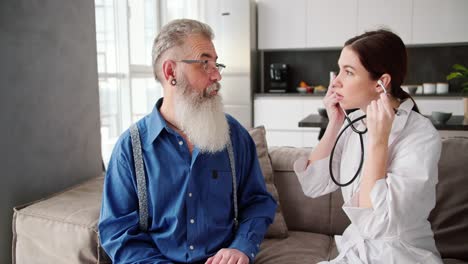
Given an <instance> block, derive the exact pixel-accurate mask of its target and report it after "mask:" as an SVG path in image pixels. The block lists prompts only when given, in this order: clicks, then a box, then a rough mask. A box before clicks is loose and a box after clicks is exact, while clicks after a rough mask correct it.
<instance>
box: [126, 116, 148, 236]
mask: <svg viewBox="0 0 468 264" xmlns="http://www.w3.org/2000/svg"><path fill="white" fill-rule="evenodd" d="M130 137H131V138H132V150H133V162H134V163H135V174H136V182H137V191H138V211H139V215H140V223H139V224H140V229H141V230H142V231H144V232H146V231H147V230H148V197H147V193H146V177H145V169H144V167H143V156H142V153H141V142H140V133H139V132H138V127H137V125H136V124H133V125H132V126H131V127H130Z"/></svg>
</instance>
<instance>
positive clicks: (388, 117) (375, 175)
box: [294, 30, 442, 264]
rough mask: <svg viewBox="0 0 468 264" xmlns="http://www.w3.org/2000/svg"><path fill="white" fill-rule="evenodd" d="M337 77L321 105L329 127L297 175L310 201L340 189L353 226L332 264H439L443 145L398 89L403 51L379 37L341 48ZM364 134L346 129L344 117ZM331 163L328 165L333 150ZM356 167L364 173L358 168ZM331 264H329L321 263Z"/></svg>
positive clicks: (388, 37)
mask: <svg viewBox="0 0 468 264" xmlns="http://www.w3.org/2000/svg"><path fill="white" fill-rule="evenodd" d="M338 66H339V68H340V71H339V74H338V75H337V76H336V78H335V79H334V80H333V81H332V82H331V84H330V87H329V89H328V92H327V94H326V96H325V98H324V100H323V102H324V104H325V107H326V109H327V114H328V118H329V123H328V126H327V128H326V131H325V133H324V135H323V137H322V139H321V140H320V142H319V143H318V145H317V146H316V147H315V148H314V149H313V151H312V152H311V154H310V156H309V157H308V159H307V158H303V159H299V160H297V161H296V162H295V164H294V169H295V171H296V174H297V176H298V178H299V181H300V183H301V186H302V189H303V191H304V193H305V194H306V195H307V196H310V197H318V196H321V195H324V194H327V193H330V192H333V191H335V190H336V189H338V188H339V187H338V186H337V185H336V184H335V183H334V181H332V179H331V177H330V168H331V169H332V173H333V176H334V178H335V179H336V181H337V182H340V183H345V182H349V180H350V179H352V178H353V177H354V175H355V173H356V172H357V171H359V173H357V174H356V175H357V178H356V180H355V181H353V182H352V183H351V184H350V185H348V186H345V187H342V189H341V191H342V194H343V199H344V201H345V203H344V205H343V210H344V211H345V213H346V214H347V216H348V217H349V219H350V220H351V224H350V226H348V228H347V229H346V230H345V231H344V233H343V235H342V236H336V237H335V240H336V245H337V248H338V252H339V255H338V256H337V257H336V258H335V259H334V260H331V261H330V262H329V263H352V264H359V263H368V264H371V263H372V264H373V263H425V264H427V263H442V261H441V259H440V254H439V253H438V251H437V248H436V245H435V241H434V235H433V232H432V230H431V225H430V223H429V221H428V220H427V218H428V216H429V213H430V211H431V210H432V209H433V208H434V206H435V187H436V184H437V181H438V179H437V163H438V161H439V157H440V151H441V141H440V136H439V134H438V132H437V131H436V130H435V128H434V126H433V125H432V124H431V122H430V121H429V120H428V119H427V118H425V117H424V116H422V115H421V114H419V111H418V108H417V106H416V104H415V102H414V100H413V99H412V98H411V97H410V95H409V94H408V93H406V92H404V91H403V90H402V89H401V87H400V86H401V84H402V83H403V81H404V78H405V75H406V68H407V55H406V48H405V45H404V44H403V41H402V40H401V39H400V38H399V37H398V36H397V35H395V34H394V33H392V32H389V31H386V30H378V31H372V32H367V33H364V34H362V35H360V36H357V37H354V38H352V39H350V40H348V41H347V42H346V43H345V46H344V48H343V50H342V51H341V55H340V58H339V60H338ZM354 108H358V110H356V111H354V112H352V113H351V114H350V115H349V119H350V120H351V121H352V120H354V119H356V118H359V117H360V116H363V115H367V117H366V118H365V119H362V120H360V121H358V122H356V123H355V124H354V127H355V129H357V130H360V131H363V130H365V129H366V128H367V133H365V134H363V135H362V137H363V138H362V139H363V149H364V151H363V152H364V161H363V164H362V166H360V162H361V143H360V139H359V134H357V133H355V132H353V130H352V129H351V128H350V129H347V130H346V131H345V132H344V133H343V135H342V136H341V138H340V139H339V140H338V141H337V142H336V140H337V137H338V135H339V132H340V131H341V129H342V128H343V127H344V126H346V125H347V124H348V121H345V120H346V116H345V113H344V111H343V109H344V110H349V109H354ZM335 142H336V148H335V150H334V153H333V159H332V161H331V162H330V156H331V153H332V149H333V147H334V146H335ZM360 168H361V169H360ZM323 263H328V262H323Z"/></svg>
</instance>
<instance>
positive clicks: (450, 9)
mask: <svg viewBox="0 0 468 264" xmlns="http://www.w3.org/2000/svg"><path fill="white" fill-rule="evenodd" d="M413 1H414V7H413V8H414V12H413V43H414V44H431V43H456V42H468V29H467V26H468V1H467V0H444V1H441V0H413Z"/></svg>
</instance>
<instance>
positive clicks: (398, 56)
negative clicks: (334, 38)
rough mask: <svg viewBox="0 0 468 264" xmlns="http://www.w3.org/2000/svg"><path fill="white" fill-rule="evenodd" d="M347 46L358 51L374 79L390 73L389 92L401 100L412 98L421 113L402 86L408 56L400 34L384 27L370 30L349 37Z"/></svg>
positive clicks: (414, 108)
mask: <svg viewBox="0 0 468 264" xmlns="http://www.w3.org/2000/svg"><path fill="white" fill-rule="evenodd" d="M345 47H349V48H351V49H352V50H353V51H354V52H356V54H357V56H358V57H359V60H360V61H361V63H362V65H363V66H364V68H365V69H366V70H367V71H368V72H369V74H370V77H371V79H372V80H378V79H379V78H380V77H381V76H382V75H383V74H384V73H387V74H389V75H390V76H391V83H390V86H391V89H389V90H390V91H389V93H390V94H392V95H393V97H395V98H398V99H400V100H405V99H408V98H410V99H411V100H412V101H413V103H414V107H413V110H415V111H416V112H418V113H419V109H418V106H417V105H416V102H415V101H414V99H413V98H412V97H411V95H409V94H408V93H407V92H405V91H404V90H403V89H402V88H401V84H402V83H403V81H404V80H405V77H406V70H407V67H408V66H407V65H408V62H407V60H408V58H407V54H406V47H405V44H404V43H403V41H402V40H401V38H400V37H399V36H398V35H396V34H395V33H393V32H391V31H388V30H384V29H380V30H376V31H369V32H366V33H364V34H362V35H359V36H356V37H353V38H351V39H349V40H348V41H346V42H345Z"/></svg>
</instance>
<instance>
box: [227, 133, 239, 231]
mask: <svg viewBox="0 0 468 264" xmlns="http://www.w3.org/2000/svg"><path fill="white" fill-rule="evenodd" d="M227 151H228V154H229V164H230V165H231V174H232V200H233V201H232V203H233V205H234V230H237V227H238V226H239V220H238V215H239V211H238V208H237V180H236V163H235V159H234V150H233V149H232V142H231V137H229V142H228V145H227Z"/></svg>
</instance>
